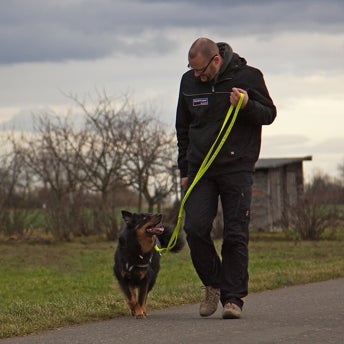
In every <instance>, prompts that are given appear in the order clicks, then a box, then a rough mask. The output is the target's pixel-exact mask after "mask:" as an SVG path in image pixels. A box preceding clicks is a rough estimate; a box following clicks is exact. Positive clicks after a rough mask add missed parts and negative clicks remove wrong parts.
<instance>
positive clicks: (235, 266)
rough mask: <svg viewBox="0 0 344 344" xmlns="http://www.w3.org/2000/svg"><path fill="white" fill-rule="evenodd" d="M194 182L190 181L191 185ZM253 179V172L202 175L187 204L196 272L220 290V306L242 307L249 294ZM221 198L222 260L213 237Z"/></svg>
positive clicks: (186, 221)
mask: <svg viewBox="0 0 344 344" xmlns="http://www.w3.org/2000/svg"><path fill="white" fill-rule="evenodd" d="M191 181H192V179H190V178H189V185H191ZM252 183H253V176H252V173H250V172H241V173H233V174H226V175H219V176H214V177H210V176H208V177H207V176H206V175H205V176H203V177H202V178H201V180H200V181H199V182H198V183H197V184H196V186H195V187H194V189H193V190H192V192H191V193H190V195H189V198H188V200H187V201H186V204H185V222H184V229H185V232H186V235H187V236H186V237H187V242H188V245H189V248H190V252H191V259H192V262H193V265H194V267H195V269H196V272H197V274H198V276H199V278H200V279H201V281H202V283H203V284H204V285H205V286H212V287H214V288H220V290H221V298H220V300H221V303H222V304H223V305H224V304H225V303H226V302H228V301H230V302H233V303H235V304H237V305H238V306H239V307H241V308H242V306H243V301H242V298H243V297H245V296H246V295H247V293H248V241H249V233H248V226H249V220H250V206H251V195H252ZM219 197H220V200H221V204H222V209H223V222H224V228H223V242H222V247H221V258H220V257H219V255H218V254H217V252H216V250H215V246H214V242H213V240H212V238H211V230H212V226H213V221H214V218H215V216H216V214H217V208H218V199H219Z"/></svg>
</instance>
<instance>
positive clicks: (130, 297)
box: [126, 287, 137, 316]
mask: <svg viewBox="0 0 344 344" xmlns="http://www.w3.org/2000/svg"><path fill="white" fill-rule="evenodd" d="M126 295H127V303H128V306H129V308H130V311H131V315H132V316H136V309H137V297H136V289H135V288H133V287H129V289H128V293H126Z"/></svg>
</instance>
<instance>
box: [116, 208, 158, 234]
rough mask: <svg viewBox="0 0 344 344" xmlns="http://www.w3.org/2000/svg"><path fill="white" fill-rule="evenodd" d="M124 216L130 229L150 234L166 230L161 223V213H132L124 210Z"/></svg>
mask: <svg viewBox="0 0 344 344" xmlns="http://www.w3.org/2000/svg"><path fill="white" fill-rule="evenodd" d="M122 217H123V220H124V222H125V223H126V225H127V229H129V230H130V229H132V230H136V231H140V232H142V234H143V233H146V234H149V235H155V234H156V235H159V234H162V233H163V231H164V227H163V226H162V225H161V224H160V222H161V219H162V215H161V214H148V213H130V212H129V211H126V210H122Z"/></svg>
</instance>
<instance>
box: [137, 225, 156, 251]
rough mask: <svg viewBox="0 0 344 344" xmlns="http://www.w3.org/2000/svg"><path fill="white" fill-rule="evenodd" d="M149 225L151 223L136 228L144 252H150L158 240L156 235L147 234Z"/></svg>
mask: <svg viewBox="0 0 344 344" xmlns="http://www.w3.org/2000/svg"><path fill="white" fill-rule="evenodd" d="M148 227H149V224H148V225H146V226H143V227H141V228H138V229H137V230H136V233H137V240H138V242H139V244H140V246H141V250H142V253H148V252H150V251H151V250H152V249H153V248H154V246H155V242H156V235H148V234H147V232H146V228H148Z"/></svg>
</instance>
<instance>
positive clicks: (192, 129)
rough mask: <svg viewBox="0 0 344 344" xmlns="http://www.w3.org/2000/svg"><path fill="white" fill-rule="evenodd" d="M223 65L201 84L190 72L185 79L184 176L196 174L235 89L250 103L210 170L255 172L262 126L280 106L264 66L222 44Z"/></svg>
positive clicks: (179, 120)
mask: <svg viewBox="0 0 344 344" xmlns="http://www.w3.org/2000/svg"><path fill="white" fill-rule="evenodd" d="M218 46H219V48H220V54H221V56H222V57H223V65H222V66H221V69H220V71H219V74H218V76H217V78H215V79H214V80H212V81H210V82H202V81H200V79H199V78H198V77H195V75H194V72H193V71H192V70H190V71H188V72H186V73H185V74H184V75H183V76H182V79H181V83H180V91H179V100H178V106H177V115H176V131H177V141H178V167H179V169H180V174H181V177H186V176H187V175H194V174H195V173H196V172H197V170H198V168H199V166H200V165H201V163H202V161H203V159H204V157H205V156H206V154H207V152H208V150H209V149H210V147H211V145H212V144H213V142H214V140H215V139H216V136H217V135H218V133H219V131H220V129H221V126H222V123H223V121H224V119H225V117H226V114H227V111H228V109H229V107H230V101H229V94H230V92H231V90H232V88H233V87H238V88H242V89H245V90H246V91H247V93H248V96H249V101H248V103H247V105H246V107H245V109H243V110H240V111H239V114H238V117H237V119H236V122H235V124H234V127H233V129H232V131H231V133H230V136H229V137H228V139H227V141H226V142H225V144H224V145H223V147H222V149H221V151H220V153H219V155H218V156H217V158H216V159H215V160H214V162H213V164H212V165H211V167H210V169H209V171H208V173H209V174H212V175H216V174H222V173H231V172H241V171H253V170H254V164H255V162H256V161H257V159H258V156H259V152H260V146H261V126H262V125H265V124H271V123H272V122H273V121H274V119H275V117H276V107H275V105H274V104H273V101H272V100H271V98H270V95H269V92H268V90H267V88H266V85H265V81H264V78H263V74H262V73H261V71H260V70H258V69H256V68H253V67H250V66H248V65H247V64H246V60H245V59H244V58H242V57H240V56H239V55H237V54H235V53H234V54H233V52H232V50H231V48H230V46H229V45H228V44H226V43H218Z"/></svg>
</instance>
